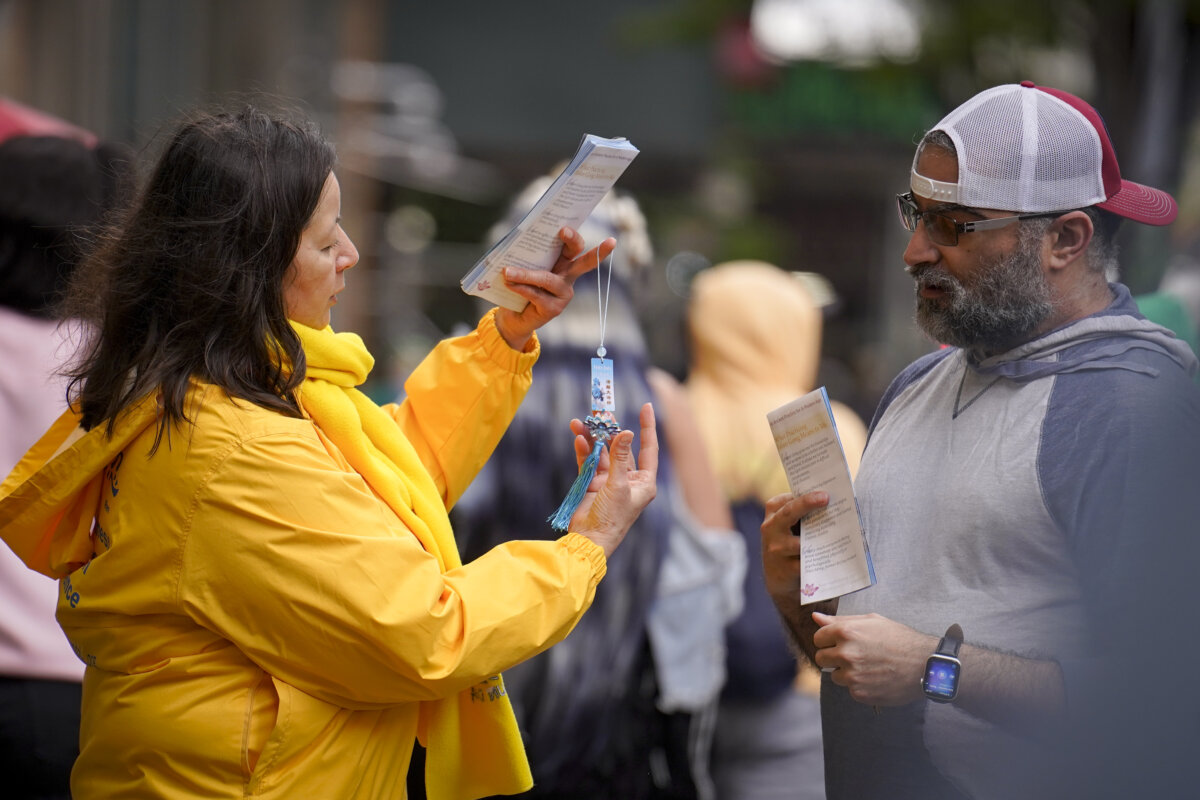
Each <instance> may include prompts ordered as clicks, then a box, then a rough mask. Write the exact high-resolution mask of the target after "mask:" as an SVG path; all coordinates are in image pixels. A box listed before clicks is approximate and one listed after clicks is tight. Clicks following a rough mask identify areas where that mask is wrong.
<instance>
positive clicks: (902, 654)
mask: <svg viewBox="0 0 1200 800" xmlns="http://www.w3.org/2000/svg"><path fill="white" fill-rule="evenodd" d="M812 617H813V621H814V622H815V623H816V624H817V625H819V626H820V629H819V630H818V631H817V632H816V634H815V635H814V636H813V644H814V646H815V647H816V655H815V657H814V660H815V661H816V664H817V666H818V667H820V668H821V669H822V670H823V671H825V672H829V673H830V675H829V677H830V679H831V680H832V681H833V682H834V683H836V684H837V685H838V686H845V687H846V689H848V690H849V692H850V696H851V697H853V698H854V699H855V700H857V701H858V702H860V703H865V704H867V705H870V706H900V705H904V704H906V703H911V702H913V701H914V700H920V699H921V698H922V697H924V692H922V691H921V676H922V675H923V674H924V671H925V661H926V660H927V659H928V658H929V656H930V654H931V653H933V651H934V649H935V648H936V647H937V642H938V640H937V638H936V637H933V636H927V635H925V634H923V633H918V632H917V631H914V630H913V629H912V628H909V627H908V626H906V625H901V624H900V623H899V622H893V621H892V620H890V619H887V618H886V617H881V616H879V615H878V614H862V615H852V616H843V617H832V616H829V615H828V614H822V613H820V612H814V613H813V615H812Z"/></svg>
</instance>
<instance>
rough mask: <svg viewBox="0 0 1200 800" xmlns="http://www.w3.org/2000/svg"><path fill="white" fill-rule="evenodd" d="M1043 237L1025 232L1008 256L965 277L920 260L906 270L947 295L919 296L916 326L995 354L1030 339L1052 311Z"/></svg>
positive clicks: (936, 337)
mask: <svg viewBox="0 0 1200 800" xmlns="http://www.w3.org/2000/svg"><path fill="white" fill-rule="evenodd" d="M1040 246H1041V236H1040V235H1030V236H1025V235H1022V236H1021V237H1020V240H1019V241H1018V243H1017V246H1016V248H1014V249H1013V251H1012V252H1011V253H1009V254H1008V255H1007V256H1000V257H997V258H993V259H987V260H984V261H981V262H980V263H979V264H978V266H977V267H976V269H975V270H974V271H972V272H971V274H970V275H969V276H968V277H967V278H966V280H964V281H960V280H958V279H957V278H955V277H954V276H953V275H951V274H950V273H949V272H948V271H947V270H946V269H944V268H942V267H935V266H930V265H928V264H918V265H917V266H916V267H910V268H909V270H908V272H909V274H911V275H912V276H913V278H915V279H916V281H917V289H918V292H919V290H920V288H921V287H923V286H931V287H936V288H938V289H941V290H942V291H944V292H945V294H944V295H942V296H941V297H938V298H932V299H930V298H925V297H921V296H920V294H919V293H918V294H917V317H916V319H917V324H918V325H919V326H920V327H921V330H923V331H924V332H925V334H926V335H927V336H930V337H931V338H933V339H934V340H935V341H938V342H941V343H942V344H948V345H953V346H955V347H961V348H963V349H964V350H969V351H972V352H974V353H976V354H978V355H995V354H996V353H1001V352H1004V351H1005V350H1007V349H1009V348H1010V347H1013V346H1015V345H1018V344H1021V343H1022V342H1025V341H1028V340H1029V339H1032V338H1033V336H1034V334H1035V333H1036V332H1037V329H1038V326H1040V325H1041V324H1042V323H1043V322H1044V321H1045V320H1046V319H1047V318H1048V317H1049V316H1050V314H1051V313H1052V312H1053V311H1054V305H1053V303H1052V302H1051V299H1050V286H1049V284H1047V283H1046V277H1045V275H1044V274H1043V273H1042V265H1041V254H1040V253H1039V249H1040Z"/></svg>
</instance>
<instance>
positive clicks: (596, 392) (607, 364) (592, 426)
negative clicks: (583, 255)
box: [546, 260, 621, 532]
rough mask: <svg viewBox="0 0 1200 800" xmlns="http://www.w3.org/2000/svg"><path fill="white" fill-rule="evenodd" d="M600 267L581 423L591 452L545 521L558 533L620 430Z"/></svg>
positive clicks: (597, 277) (566, 524)
mask: <svg viewBox="0 0 1200 800" xmlns="http://www.w3.org/2000/svg"><path fill="white" fill-rule="evenodd" d="M602 266H603V264H597V265H596V301H597V305H598V306H599V310H600V346H599V347H597V348H596V356H597V358H593V359H592V387H591V392H590V394H591V400H592V413H591V414H590V415H588V418H587V419H585V420H584V421H583V424H584V426H585V427H586V428H587V430H588V433H590V434H591V435H592V442H593V445H592V452H590V453H588V457H587V458H585V459H584V460H583V464H581V465H580V467H579V475H578V476H576V478H575V482H574V483H572V484H571V488H570V490H569V491H568V492H567V496H566V497H565V498H563V501H562V505H560V506H559V507H558V511H555V512H554V513H553V514H551V515H550V516H549V517H547V520H546V521H547V522H549V523H550V527H552V528H554V530H556V531H559V532H562V531H565V530H567V526H569V525H570V524H571V517H573V516H575V511H576V510H578V508H579V504H580V503H582V502H583V498H584V495H586V494H587V488H588V486H589V485H590V484H591V482H592V478H594V477H596V467H597V466H599V464H600V451H601V450H603V449H604V445H605V443H606V442H608V440H609V439H611V438H612V437H614V436H616V435H617V434H618V433H620V431H621V426H620V425H618V424H617V400H616V392H615V389H614V386H613V362H612V359H605V358H604V356H606V355H607V354H608V351H607V350H605V349H604V331H605V328H606V326H607V323H608V308H607V305H608V294H609V292H610V291H611V290H612V261H611V260H610V261H609V262H608V286H607V287H606V288H605V290H604V291H603V292H601V291H600V267H602Z"/></svg>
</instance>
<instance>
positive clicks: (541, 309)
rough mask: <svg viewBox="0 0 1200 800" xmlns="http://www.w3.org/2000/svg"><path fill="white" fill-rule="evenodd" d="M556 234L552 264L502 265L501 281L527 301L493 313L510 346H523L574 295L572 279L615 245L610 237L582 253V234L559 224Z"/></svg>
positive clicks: (498, 327)
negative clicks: (558, 252)
mask: <svg viewBox="0 0 1200 800" xmlns="http://www.w3.org/2000/svg"><path fill="white" fill-rule="evenodd" d="M558 238H559V239H561V240H562V243H563V246H562V254H561V255H560V256H559V258H558V261H557V262H556V263H555V264H554V267H553V268H551V269H549V270H541V269H522V268H520V267H505V268H504V283H505V285H506V286H508V288H509V289H511V290H513V291H514V292H516V293H517V294H519V295H520V296H521V297H524V298H525V299H526V300H528V301H529V303H528V305H526V306H525V308H524V309H523V310H521V311H512V310H511V309H507V308H501V309H500V310H499V311H498V312H497V313H496V328H497V329H498V330H499V331H500V335H501V336H503V337H504V341H506V342H508V346H509V347H511V348H513V349H514V350H524V349H525V345H526V344H527V343H528V342H529V337H531V336H532V335H533V332H534V331H535V330H537V329H538V328H540V327H542V326H543V325H545V324H546V323H547V322H549V321H550V320H552V319H554V318H555V317H557V316H558V315H559V314H561V313H562V310H563V309H564V308H566V307H567V303H569V302H571V298H572V297H574V296H575V289H574V284H575V279H576V278H578V277H579V276H580V275H583V274H584V273H586V272H590V271H592V270H594V269H595V268H596V267H598V266H599V265H600V262H601V261H603V260H604V259H606V258H608V256H609V254H610V253H612V251H613V250H614V249H615V248H616V246H617V240H616V239H613V238H611V237H610V238H608V239H605V240H604V241H603V242H601V243H600V244H598V245H596V246H595V247H593V248H592V249H591V250H588V251H587V252H586V253H585V252H583V248H584V247H585V246H586V245H585V242H584V241H583V237H582V236H580V235H579V231H576V230H573V229H571V228H562V229H561V230H560V231H559V232H558Z"/></svg>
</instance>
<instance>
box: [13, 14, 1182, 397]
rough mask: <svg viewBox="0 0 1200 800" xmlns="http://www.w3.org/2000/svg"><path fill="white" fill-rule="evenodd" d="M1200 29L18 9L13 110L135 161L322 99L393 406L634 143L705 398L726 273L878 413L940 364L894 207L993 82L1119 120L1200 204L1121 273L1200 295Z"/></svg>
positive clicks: (656, 239)
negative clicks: (933, 129) (783, 303)
mask: <svg viewBox="0 0 1200 800" xmlns="http://www.w3.org/2000/svg"><path fill="white" fill-rule="evenodd" d="M1198 33H1200V3H1198V2H1195V0H1086V1H1085V0H1064V2H1056V3H1045V2H1038V1H1037V0H1009V1H1008V2H1000V3H959V2H955V1H954V0H608V2H604V3H561V2H549V0H525V1H524V2H520V3H491V2H482V0H439V2H436V3H400V2H389V1H388V0H342V1H341V2H336V3H335V2H331V1H330V0H171V1H170V2H157V1H156V0H0V96H4V97H7V98H9V99H11V100H14V101H17V102H19V103H22V104H25V105H27V106H30V107H33V108H37V109H41V110H44V111H47V112H50V113H52V114H55V115H57V116H59V117H61V118H63V119H65V120H68V121H70V122H72V123H74V124H76V125H79V126H81V127H83V128H86V129H87V130H89V131H93V132H94V133H95V134H97V135H98V136H100V137H102V138H104V139H107V140H111V141H116V142H122V143H126V144H128V145H130V146H131V147H133V148H134V149H135V150H140V149H142V148H145V147H147V146H148V143H149V142H151V141H152V140H153V137H154V135H155V134H156V133H157V132H159V131H160V129H161V128H163V127H165V126H168V125H169V124H170V122H172V121H173V120H175V119H176V118H177V116H178V114H179V112H180V111H182V110H183V109H186V108H190V107H192V106H194V105H196V104H198V103H204V102H207V101H211V100H218V99H225V98H228V96H229V95H230V94H231V93H233V94H239V95H245V96H248V97H250V96H254V95H259V94H268V95H271V96H274V97H282V98H286V99H288V100H295V101H298V102H300V103H301V104H303V106H304V107H305V108H306V109H307V110H308V111H309V112H310V113H311V114H312V115H314V116H315V117H317V118H318V119H320V120H321V121H322V124H323V126H324V128H325V131H326V133H327V134H328V135H330V136H331V138H332V139H333V140H334V141H335V142H336V143H337V145H338V148H339V157H340V159H341V162H342V166H341V168H340V170H339V173H340V175H341V179H342V182H343V187H344V191H343V195H344V198H345V199H344V209H343V217H344V219H345V226H346V229H347V231H348V233H349V234H350V235H351V236H352V237H353V239H354V241H355V242H356V243H357V244H358V246H359V250H360V251H361V253H362V261H361V264H360V266H359V267H358V269H356V270H355V274H354V275H353V277H352V282H353V283H354V284H355V288H356V290H355V291H354V292H347V293H346V295H345V299H344V301H343V302H342V304H341V305H339V307H338V309H337V311H336V316H335V322H334V324H335V326H337V327H339V328H342V329H352V330H356V331H359V332H361V333H362V334H363V335H364V337H365V338H366V339H367V343H368V346H369V347H370V348H371V350H372V352H374V353H375V354H376V356H377V357H378V358H379V359H380V362H381V363H380V366H378V367H377V368H376V370H375V373H374V375H373V381H374V383H373V385H372V386H370V387H369V388H370V390H371V393H372V394H373V395H375V396H377V397H380V398H389V397H390V396H391V395H393V394H394V393H395V391H396V388H397V387H398V386H399V385H400V384H401V383H402V380H403V377H404V375H405V374H406V373H407V370H408V369H409V368H411V366H412V364H413V361H414V358H416V357H419V355H414V354H424V353H425V352H426V351H427V350H428V347H429V344H430V343H431V342H432V341H434V340H436V339H438V338H440V337H442V336H444V335H446V334H447V333H448V332H449V331H451V330H452V329H453V328H454V326H455V325H456V324H459V323H462V322H464V321H466V320H468V319H470V320H473V319H474V314H475V309H474V307H473V304H472V301H471V298H469V297H467V296H466V295H464V294H463V293H462V292H461V291H460V289H459V279H460V278H461V277H462V276H463V274H465V273H466V271H467V269H469V268H470V266H471V265H472V264H473V263H474V262H475V260H476V259H477V258H478V257H479V256H480V255H481V254H482V253H483V251H484V250H485V248H486V246H487V244H488V241H487V239H488V232H489V228H490V226H492V225H493V223H495V222H496V221H497V220H498V219H500V218H502V217H503V215H504V213H505V211H506V209H507V205H508V203H509V201H510V200H511V199H512V197H513V196H514V195H515V194H516V193H517V192H518V191H519V190H520V189H521V188H522V187H523V186H525V184H526V183H527V182H528V181H530V180H531V179H532V178H534V177H536V176H538V175H541V174H543V173H545V172H546V171H547V170H548V169H550V168H551V167H552V166H553V165H554V164H555V163H557V162H559V161H561V160H562V159H564V158H567V157H569V156H570V154H571V153H572V152H573V151H574V149H575V147H576V145H577V143H578V141H579V139H580V137H581V136H582V135H583V134H585V133H595V134H598V135H602V136H626V137H628V138H629V139H630V140H631V141H632V142H633V143H634V144H635V145H636V146H637V147H638V148H640V150H641V155H640V156H639V157H638V159H637V160H636V161H635V162H634V164H633V166H632V167H631V168H630V169H629V170H628V171H627V172H626V174H625V175H624V176H623V177H622V179H621V181H620V184H619V186H620V188H622V189H623V190H626V191H629V192H631V193H632V194H634V195H635V196H636V197H637V198H638V200H639V202H640V204H641V208H642V211H643V213H644V214H645V215H646V218H647V227H648V230H649V232H650V235H651V237H652V239H653V245H654V250H653V252H654V263H653V264H651V265H650V267H649V268H648V269H645V270H642V271H641V272H640V274H639V275H638V276H637V279H636V283H635V285H634V286H633V287H632V291H633V295H634V298H635V302H636V310H637V314H638V316H639V318H640V319H641V320H642V321H643V324H644V326H645V335H646V340H647V346H648V348H649V351H650V354H651V359H652V361H653V363H655V364H657V365H659V366H661V367H662V368H663V369H665V370H667V371H669V372H671V373H674V374H675V376H676V377H678V378H683V377H685V374H686V371H687V359H688V356H687V353H686V344H685V342H686V336H685V335H684V329H685V324H684V309H685V306H686V302H687V296H688V292H689V286H690V282H691V279H692V278H693V277H694V276H695V275H696V274H697V273H698V272H699V271H701V270H703V269H704V268H706V267H708V266H710V265H712V264H717V263H719V262H722V261H727V260H736V259H755V260H762V261H766V262H769V263H772V264H776V265H779V266H781V267H783V268H784V269H786V270H789V271H796V272H804V273H810V274H811V275H810V278H811V277H814V276H815V278H816V281H817V282H816V283H815V284H813V285H815V286H818V287H820V289H819V291H821V292H823V293H824V296H823V300H822V302H823V304H824V307H825V314H826V320H825V335H824V338H823V341H822V352H821V365H820V372H819V376H818V384H824V385H826V386H827V387H828V388H829V391H830V395H831V396H835V397H838V398H840V399H842V400H843V401H845V402H846V403H848V404H849V405H850V406H851V407H853V408H854V410H856V411H857V412H858V413H859V414H860V415H861V416H863V417H866V418H868V419H869V418H870V414H871V412H872V411H873V408H874V406H875V403H876V401H877V399H878V397H879V395H880V394H881V393H882V391H883V389H884V388H885V386H886V384H887V381H888V380H890V378H891V377H892V376H893V375H894V374H895V373H896V372H897V371H898V370H899V368H901V367H902V366H903V365H904V364H906V363H907V362H908V361H909V360H910V359H911V358H912V357H913V356H914V355H916V354H919V353H920V352H922V351H924V350H925V349H927V348H928V346H929V345H928V343H927V342H926V341H925V340H924V339H923V338H922V337H921V336H920V335H919V334H918V333H917V332H916V330H915V328H914V326H913V325H912V324H911V307H912V301H911V283H910V279H909V278H908V277H907V276H906V275H905V274H904V272H903V265H902V263H901V262H900V258H899V255H900V253H901V251H902V250H903V242H904V232H903V230H902V229H901V227H900V226H899V225H898V224H897V223H896V219H895V211H894V195H895V193H896V192H898V191H901V190H903V189H904V188H905V185H906V177H907V171H908V168H909V163H910V159H911V156H912V147H913V144H914V142H915V141H916V139H917V138H919V136H920V134H921V133H922V132H923V131H924V128H925V127H926V126H928V125H930V124H932V123H933V122H934V121H936V120H937V119H939V118H940V117H941V115H942V114H943V113H945V111H946V110H947V109H949V108H952V107H953V106H954V105H956V104H957V103H959V102H961V101H962V100H963V99H965V98H966V97H968V96H970V95H971V94H973V93H974V92H976V91H978V90H980V89H981V88H984V87H986V86H989V85H994V84H996V83H1001V82H1009V81H1019V80H1022V79H1026V78H1028V79H1032V80H1035V81H1036V82H1038V83H1041V84H1047V85H1051V86H1057V87H1060V88H1063V89H1066V90H1068V91H1071V92H1074V93H1077V94H1079V95H1080V96H1082V97H1084V98H1086V99H1088V100H1089V101H1090V102H1092V103H1093V104H1094V105H1095V106H1096V107H1097V108H1098V109H1100V110H1101V113H1103V114H1105V115H1106V123H1107V125H1108V126H1109V129H1110V132H1111V136H1112V139H1113V141H1114V144H1115V146H1116V149H1117V152H1119V153H1122V154H1124V157H1123V159H1122V168H1123V171H1124V172H1125V174H1126V177H1129V178H1131V179H1133V180H1138V181H1143V182H1146V183H1149V184H1152V185H1155V186H1161V187H1163V188H1164V189H1167V190H1168V191H1172V192H1173V193H1174V194H1175V195H1176V197H1177V198H1179V200H1180V204H1181V208H1182V211H1181V215H1180V219H1179V221H1178V222H1177V223H1176V224H1175V225H1173V226H1171V227H1170V228H1169V229H1168V230H1166V231H1158V230H1153V231H1150V230H1146V231H1142V230H1138V231H1134V230H1129V231H1127V232H1126V233H1125V234H1124V235H1125V236H1126V237H1127V239H1126V241H1124V243H1123V244H1124V252H1125V257H1124V258H1123V263H1125V264H1126V269H1127V274H1125V275H1123V276H1121V277H1122V280H1123V281H1124V282H1126V283H1127V284H1128V285H1129V286H1130V287H1131V288H1132V289H1133V291H1134V293H1135V294H1145V293H1149V292H1152V291H1154V290H1157V289H1159V288H1160V287H1161V286H1163V281H1164V277H1166V279H1167V286H1168V287H1181V288H1180V289H1179V291H1180V292H1183V293H1186V292H1188V291H1191V292H1193V293H1194V292H1195V289H1194V288H1191V289H1188V286H1189V285H1190V286H1191V287H1194V286H1195V283H1196V282H1197V279H1196V278H1195V277H1194V275H1195V273H1194V272H1191V271H1190V270H1189V269H1188V267H1189V265H1191V264H1192V263H1193V262H1194V260H1195V258H1196V257H1197V255H1198V254H1200V245H1198V243H1197V238H1198V237H1197V235H1198V233H1200V170H1197V168H1196V166H1197V163H1198V162H1200V158H1198V156H1197V152H1196V151H1197V148H1196V147H1195V143H1196V138H1197V137H1196V126H1195V116H1196V109H1197V99H1198V97H1200V95H1198V91H1197V87H1198V86H1200V59H1197V58H1194V57H1192V56H1193V51H1194V50H1195V49H1196V48H1197V47H1200V36H1198V35H1197V34H1198ZM1129 227H1130V228H1133V227H1142V226H1129ZM1189 281H1190V284H1189ZM1193 296H1194V294H1193Z"/></svg>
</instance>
